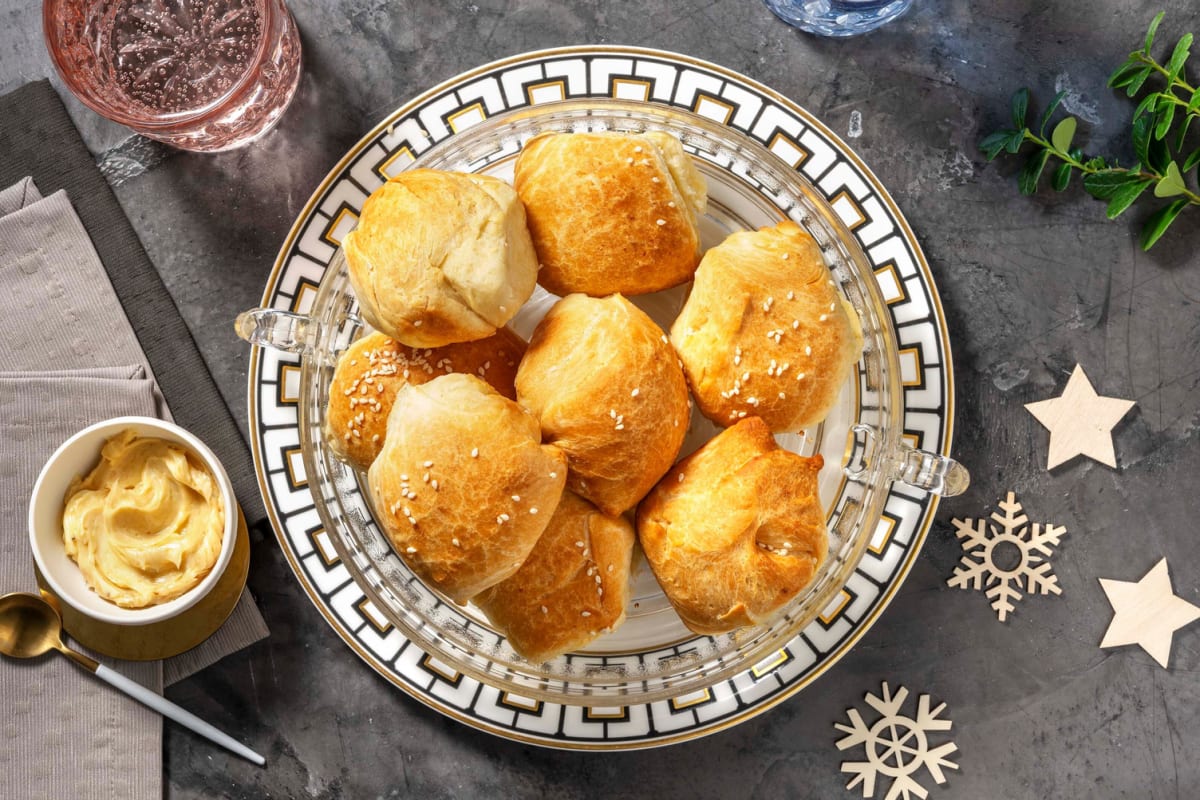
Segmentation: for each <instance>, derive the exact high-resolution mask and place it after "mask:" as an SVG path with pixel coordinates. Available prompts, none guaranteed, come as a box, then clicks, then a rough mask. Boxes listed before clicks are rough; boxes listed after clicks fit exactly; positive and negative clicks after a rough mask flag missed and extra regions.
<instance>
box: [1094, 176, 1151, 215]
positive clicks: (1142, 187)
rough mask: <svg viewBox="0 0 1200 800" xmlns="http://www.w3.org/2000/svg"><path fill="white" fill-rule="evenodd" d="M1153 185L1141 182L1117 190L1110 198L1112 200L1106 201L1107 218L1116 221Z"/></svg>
mask: <svg viewBox="0 0 1200 800" xmlns="http://www.w3.org/2000/svg"><path fill="white" fill-rule="evenodd" d="M1153 183H1154V181H1152V180H1141V181H1138V182H1137V183H1130V184H1127V185H1125V186H1122V187H1121V188H1120V189H1117V191H1116V193H1115V194H1114V195H1113V196H1112V200H1109V201H1108V210H1107V211H1106V212H1105V213H1107V214H1108V218H1109V219H1116V218H1117V217H1119V216H1120V215H1121V214H1122V213H1123V212H1124V211H1125V209H1127V208H1129V207H1130V206H1131V205H1133V201H1134V200H1137V199H1138V197H1140V196H1141V194H1142V192H1144V191H1146V189H1147V188H1149V187H1150V186H1151V184H1153Z"/></svg>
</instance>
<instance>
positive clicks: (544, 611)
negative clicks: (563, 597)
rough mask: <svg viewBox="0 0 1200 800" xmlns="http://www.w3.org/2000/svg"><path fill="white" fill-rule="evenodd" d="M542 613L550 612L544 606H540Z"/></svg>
mask: <svg viewBox="0 0 1200 800" xmlns="http://www.w3.org/2000/svg"><path fill="white" fill-rule="evenodd" d="M542 613H543V614H549V613H550V609H548V608H546V607H545V606H542Z"/></svg>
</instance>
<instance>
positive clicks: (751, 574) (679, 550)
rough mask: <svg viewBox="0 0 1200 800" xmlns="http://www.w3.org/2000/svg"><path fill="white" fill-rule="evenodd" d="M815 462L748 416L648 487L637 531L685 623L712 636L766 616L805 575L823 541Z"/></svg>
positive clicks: (803, 581) (818, 460) (813, 565)
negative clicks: (788, 447)
mask: <svg viewBox="0 0 1200 800" xmlns="http://www.w3.org/2000/svg"><path fill="white" fill-rule="evenodd" d="M821 465H822V460H821V456H819V455H817V456H813V457H812V458H805V457H804V456H799V455H796V454H795V453H792V452H790V451H788V450H783V449H781V448H779V446H778V445H776V444H775V440H774V438H772V436H771V432H770V430H768V428H767V425H766V423H764V422H763V421H762V420H761V419H759V418H758V417H746V418H745V419H743V420H741V421H740V422H738V423H737V424H736V425H734V426H733V427H732V428H729V429H727V430H724V431H722V432H721V433H720V434H718V435H717V436H716V437H715V438H713V439H711V440H709V442H708V443H707V444H705V445H704V446H703V447H701V448H700V449H699V450H697V451H696V452H695V453H693V454H692V455H690V456H688V457H687V458H685V459H683V460H682V461H680V462H679V463H678V464H677V465H675V468H674V469H672V470H671V471H670V472H668V473H667V475H666V477H664V478H663V479H662V480H661V481H660V482H659V484H658V485H657V486H655V487H654V490H653V491H652V492H650V495H649V496H648V497H647V498H646V499H645V500H644V501H642V504H641V505H640V506H639V507H638V512H637V533H638V539H639V540H640V541H641V544H642V549H643V550H644V551H645V553H646V560H647V561H648V562H649V563H650V568H651V569H652V570H653V571H654V575H655V577H656V578H658V582H659V585H661V586H662V589H663V592H665V593H666V595H667V599H668V600H670V601H671V605H673V606H674V607H675V610H676V611H677V612H678V613H679V616H680V617H681V618H682V619H683V621H684V624H686V625H687V626H688V627H689V628H691V629H692V630H693V631H695V632H696V633H701V634H716V633H723V632H725V631H729V630H732V629H734V628H737V627H740V626H743V625H754V624H758V623H760V622H764V621H765V620H767V619H768V618H769V617H770V616H771V615H772V614H774V613H775V612H776V611H778V610H779V609H780V608H781V607H782V606H784V605H785V604H786V603H787V602H788V601H789V600H791V599H792V598H793V597H795V596H796V595H797V594H799V593H800V591H801V590H802V589H803V588H804V587H805V586H807V585H808V584H809V582H810V581H812V578H813V575H814V574H815V573H816V570H817V568H818V567H819V566H820V564H821V562H822V561H824V559H825V553H826V550H827V549H828V534H827V533H826V531H825V513H824V511H822V510H821V503H820V499H819V498H818V496H817V471H818V470H820V469H821Z"/></svg>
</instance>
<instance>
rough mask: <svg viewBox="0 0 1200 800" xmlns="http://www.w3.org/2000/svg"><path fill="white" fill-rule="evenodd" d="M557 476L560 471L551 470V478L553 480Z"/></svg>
mask: <svg viewBox="0 0 1200 800" xmlns="http://www.w3.org/2000/svg"><path fill="white" fill-rule="evenodd" d="M557 477H558V473H557V472H551V473H550V478H551V480H553V479H554V478H557Z"/></svg>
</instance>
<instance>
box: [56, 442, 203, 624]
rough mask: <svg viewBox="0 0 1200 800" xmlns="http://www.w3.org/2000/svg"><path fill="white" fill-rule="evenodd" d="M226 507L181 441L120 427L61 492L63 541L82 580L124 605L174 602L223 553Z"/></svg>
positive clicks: (200, 461)
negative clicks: (89, 466)
mask: <svg viewBox="0 0 1200 800" xmlns="http://www.w3.org/2000/svg"><path fill="white" fill-rule="evenodd" d="M224 532H225V508H224V504H223V502H222V496H221V489H220V486H219V484H218V483H217V481H216V478H215V477H214V476H213V473H212V471H211V470H210V469H209V468H208V465H206V464H205V463H204V462H203V461H202V460H201V459H200V458H199V457H198V456H196V455H195V454H194V453H192V452H191V451H190V450H188V449H187V448H185V447H184V446H183V445H180V444H176V443H174V442H168V441H166V440H164V439H157V438H154V437H146V436H139V435H138V434H137V433H136V432H135V431H132V430H127V431H123V432H121V433H119V434H117V435H116V436H114V437H112V438H111V439H109V440H108V441H107V442H105V443H104V447H103V448H102V449H101V451H100V463H99V464H98V465H97V466H96V468H95V469H93V470H92V471H91V472H90V473H89V474H88V475H87V476H85V477H83V478H82V479H80V478H76V479H75V480H74V481H73V482H72V483H71V486H70V488H69V489H68V490H67V497H66V506H65V508H64V509H63V540H64V543H65V545H66V551H67V555H69V556H70V557H71V558H72V559H74V560H75V562H76V563H77V564H78V565H79V569H80V570H81V571H82V572H83V576H84V578H85V579H86V580H87V582H88V585H89V586H90V587H91V588H92V589H93V590H94V591H95V592H96V593H97V594H99V595H100V596H101V597H103V598H105V599H106V600H109V601H111V602H113V603H116V604H117V605H119V606H122V607H123V608H144V607H146V606H152V605H158V604H160V603H165V602H167V601H169V600H174V599H175V598H176V597H179V596H180V595H182V594H183V593H184V592H186V591H188V590H189V589H191V588H192V587H194V586H195V585H196V584H198V583H200V581H201V580H203V579H204V576H206V575H207V574H208V573H209V572H210V571H211V570H212V568H213V565H214V564H215V563H216V561H217V557H218V555H219V554H220V552H221V541H222V539H223V537H224Z"/></svg>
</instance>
